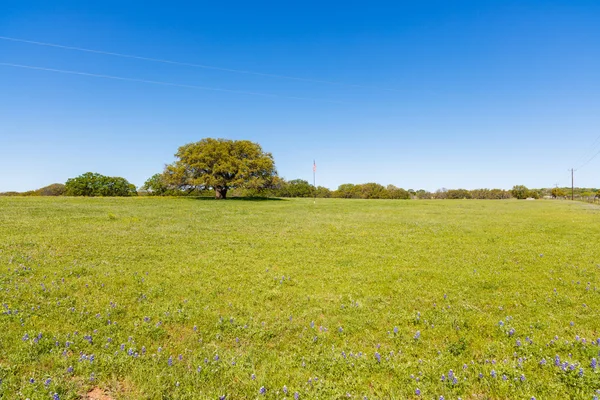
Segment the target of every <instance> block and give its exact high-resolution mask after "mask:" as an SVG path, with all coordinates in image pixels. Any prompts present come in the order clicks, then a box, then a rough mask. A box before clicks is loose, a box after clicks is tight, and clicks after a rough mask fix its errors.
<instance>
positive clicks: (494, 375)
mask: <svg viewBox="0 0 600 400" xmlns="http://www.w3.org/2000/svg"><path fill="white" fill-rule="evenodd" d="M490 375H492V378H495V377H496V371H495V370H492V372H491V373H490Z"/></svg>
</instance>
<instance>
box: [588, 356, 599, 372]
mask: <svg viewBox="0 0 600 400" xmlns="http://www.w3.org/2000/svg"><path fill="white" fill-rule="evenodd" d="M597 365H598V362H597V361H596V359H595V358H592V362H591V363H590V366H591V367H592V369H596V367H597Z"/></svg>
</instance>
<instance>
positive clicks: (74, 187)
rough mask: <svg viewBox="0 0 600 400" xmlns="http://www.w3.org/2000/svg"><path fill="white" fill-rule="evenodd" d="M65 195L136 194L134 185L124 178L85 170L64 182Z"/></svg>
mask: <svg viewBox="0 0 600 400" xmlns="http://www.w3.org/2000/svg"><path fill="white" fill-rule="evenodd" d="M65 194H66V195H67V196H136V195H137V191H136V189H135V185H132V184H131V183H129V182H128V181H127V180H126V179H125V178H121V177H112V176H104V175H100V174H97V173H93V172H86V173H85V174H83V175H80V176H78V177H76V178H71V179H69V180H67V183H66V184H65Z"/></svg>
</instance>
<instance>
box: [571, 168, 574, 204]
mask: <svg viewBox="0 0 600 400" xmlns="http://www.w3.org/2000/svg"><path fill="white" fill-rule="evenodd" d="M573 172H574V170H573V168H571V200H575V184H574V183H573V182H574V179H573Z"/></svg>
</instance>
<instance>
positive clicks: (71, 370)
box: [67, 366, 73, 374]
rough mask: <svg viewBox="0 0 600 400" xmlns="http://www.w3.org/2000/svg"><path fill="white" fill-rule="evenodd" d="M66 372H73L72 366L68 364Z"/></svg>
mask: <svg viewBox="0 0 600 400" xmlns="http://www.w3.org/2000/svg"><path fill="white" fill-rule="evenodd" d="M67 373H68V374H71V373H73V366H70V367H69V368H67Z"/></svg>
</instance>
